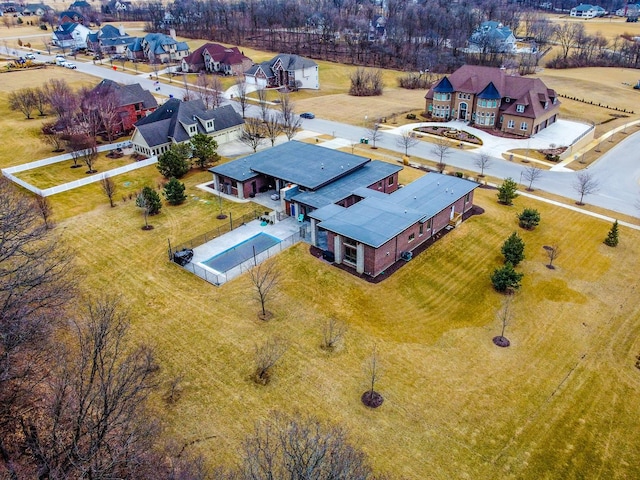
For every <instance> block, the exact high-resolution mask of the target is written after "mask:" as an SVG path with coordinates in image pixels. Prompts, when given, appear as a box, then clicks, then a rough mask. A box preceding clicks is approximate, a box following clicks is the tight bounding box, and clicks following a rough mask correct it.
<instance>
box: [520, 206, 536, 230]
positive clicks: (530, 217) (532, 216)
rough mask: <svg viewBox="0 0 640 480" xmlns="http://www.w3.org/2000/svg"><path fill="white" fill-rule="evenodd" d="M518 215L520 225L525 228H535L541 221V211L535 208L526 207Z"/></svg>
mask: <svg viewBox="0 0 640 480" xmlns="http://www.w3.org/2000/svg"><path fill="white" fill-rule="evenodd" d="M517 217H518V221H519V224H520V226H521V227H522V228H524V229H525V230H533V229H534V228H536V227H537V226H538V224H539V223H540V212H538V211H537V210H536V209H534V208H525V209H524V210H523V211H522V213H520V214H518V215H517Z"/></svg>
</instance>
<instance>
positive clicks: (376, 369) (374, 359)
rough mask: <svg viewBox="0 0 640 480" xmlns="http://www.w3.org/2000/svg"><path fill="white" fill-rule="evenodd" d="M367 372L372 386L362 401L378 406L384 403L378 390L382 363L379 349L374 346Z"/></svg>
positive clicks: (364, 394) (374, 406) (366, 367)
mask: <svg viewBox="0 0 640 480" xmlns="http://www.w3.org/2000/svg"><path fill="white" fill-rule="evenodd" d="M365 373H366V375H367V379H368V382H369V384H370V388H369V389H368V390H367V391H366V392H364V393H363V394H362V403H364V404H365V405H366V406H367V407H371V408H377V407H379V406H380V405H382V402H383V401H384V398H383V397H382V395H380V394H379V393H378V392H376V390H375V387H376V382H377V381H378V380H379V379H380V365H379V361H378V349H377V348H376V347H375V346H374V347H373V351H372V352H371V356H370V357H369V359H368V360H367V363H366V365H365Z"/></svg>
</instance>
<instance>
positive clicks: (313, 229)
mask: <svg viewBox="0 0 640 480" xmlns="http://www.w3.org/2000/svg"><path fill="white" fill-rule="evenodd" d="M316 235H317V232H316V219H315V218H312V219H311V245H313V246H314V247H315V246H317V245H316Z"/></svg>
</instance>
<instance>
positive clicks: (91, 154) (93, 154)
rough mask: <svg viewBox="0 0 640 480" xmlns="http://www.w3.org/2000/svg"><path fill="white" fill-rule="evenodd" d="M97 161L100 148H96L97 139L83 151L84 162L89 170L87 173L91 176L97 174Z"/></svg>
mask: <svg viewBox="0 0 640 480" xmlns="http://www.w3.org/2000/svg"><path fill="white" fill-rule="evenodd" d="M97 159H98V148H97V146H96V143H95V139H94V141H93V142H91V144H90V145H87V146H86V147H85V148H83V149H82V161H83V162H84V164H85V165H86V166H87V168H88V169H89V170H87V171H86V173H88V174H91V173H96V172H97V170H95V169H94V168H93V165H94V164H95V162H96V160H97Z"/></svg>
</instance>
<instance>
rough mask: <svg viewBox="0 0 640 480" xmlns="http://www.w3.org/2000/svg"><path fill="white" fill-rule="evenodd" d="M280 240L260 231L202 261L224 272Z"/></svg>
mask: <svg viewBox="0 0 640 480" xmlns="http://www.w3.org/2000/svg"><path fill="white" fill-rule="evenodd" d="M280 241H281V240H280V239H279V238H276V237H273V236H271V235H268V234H266V233H262V232H261V233H258V234H257V235H254V236H253V237H251V238H248V239H246V240H245V241H244V242H241V243H239V244H237V245H235V246H234V247H231V248H229V249H227V250H225V251H224V252H222V253H219V254H217V255H215V256H213V257H211V258H210V259H208V260H205V261H204V262H202V263H203V264H204V265H206V266H207V267H209V268H212V269H214V270H216V271H218V272H221V273H224V272H226V271H227V270H231V269H232V268H233V267H235V266H237V265H240V264H241V263H242V262H246V261H247V260H249V259H250V258H252V257H253V256H254V255H258V254H260V253H262V252H264V251H265V250H268V249H270V248H271V247H273V246H274V245H277V244H278V243H280Z"/></svg>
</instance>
